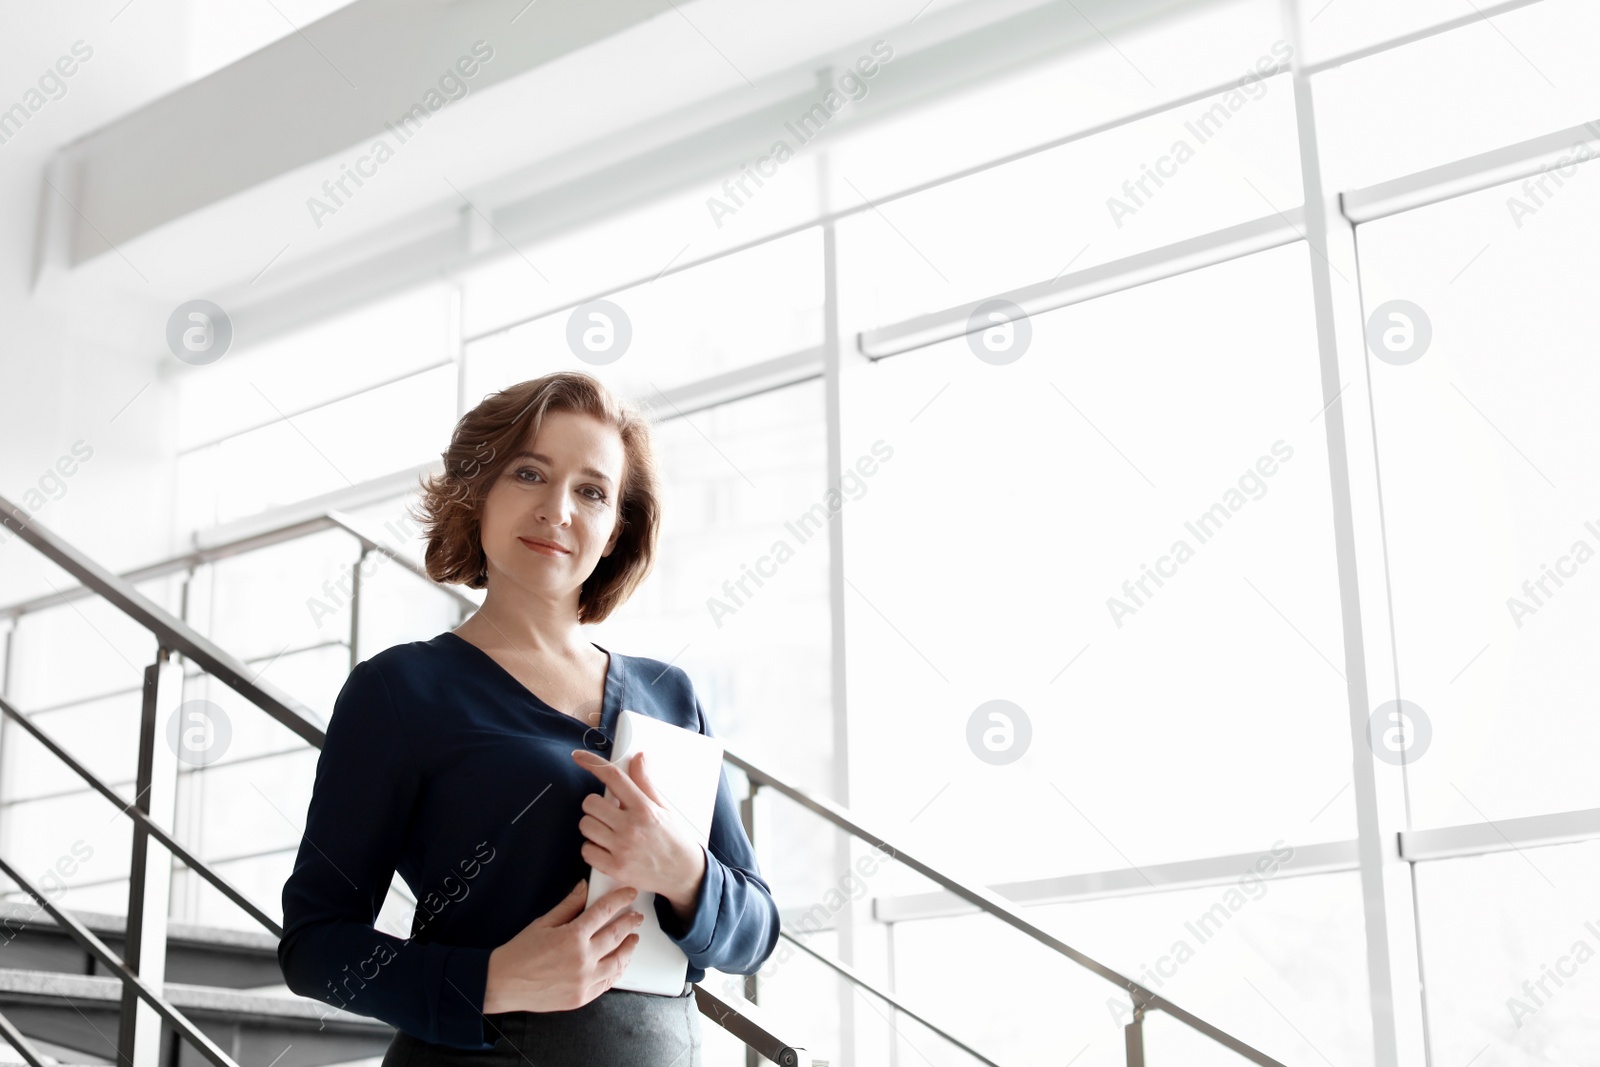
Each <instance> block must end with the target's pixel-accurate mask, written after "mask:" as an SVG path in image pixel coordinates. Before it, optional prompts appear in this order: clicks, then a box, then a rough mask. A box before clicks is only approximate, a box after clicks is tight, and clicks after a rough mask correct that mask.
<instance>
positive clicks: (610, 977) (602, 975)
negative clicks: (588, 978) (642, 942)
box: [590, 934, 639, 993]
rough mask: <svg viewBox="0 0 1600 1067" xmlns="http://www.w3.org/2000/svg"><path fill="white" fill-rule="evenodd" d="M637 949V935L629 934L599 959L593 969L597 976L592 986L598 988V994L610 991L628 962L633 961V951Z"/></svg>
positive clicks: (626, 967)
mask: <svg viewBox="0 0 1600 1067" xmlns="http://www.w3.org/2000/svg"><path fill="white" fill-rule="evenodd" d="M638 947H639V935H638V934H629V935H628V936H627V937H625V938H623V939H622V943H621V944H620V945H618V946H617V947H616V948H614V949H612V950H611V951H610V952H608V953H607V954H606V955H604V956H602V957H600V961H599V962H598V963H596V964H595V968H594V969H595V974H596V975H598V978H597V979H596V981H595V983H594V984H595V986H599V987H600V992H602V993H603V992H605V991H606V990H607V989H610V988H611V987H612V986H613V985H615V984H616V981H617V979H618V978H621V977H622V972H623V971H626V970H627V969H628V961H629V960H631V959H633V950H634V949H636V948H638ZM590 988H594V987H593V986H591V987H590Z"/></svg>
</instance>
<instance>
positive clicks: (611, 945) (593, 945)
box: [589, 908, 644, 959]
mask: <svg viewBox="0 0 1600 1067" xmlns="http://www.w3.org/2000/svg"><path fill="white" fill-rule="evenodd" d="M643 922H644V915H643V914H641V913H640V912H637V911H634V910H633V909H632V908H629V909H628V910H626V911H624V912H622V913H621V914H619V915H618V916H617V917H616V918H615V919H612V920H611V921H610V922H608V923H606V924H605V925H604V926H602V927H601V928H600V929H599V930H596V931H595V935H594V936H593V937H591V938H590V939H589V951H590V952H592V953H593V954H594V956H595V958H596V959H604V958H605V957H607V956H609V955H611V953H612V952H614V951H615V950H616V947H617V946H618V945H620V944H622V942H623V940H624V939H625V938H626V937H627V936H628V935H629V934H631V933H633V932H634V931H635V930H637V929H639V926H640V924H641V923H643Z"/></svg>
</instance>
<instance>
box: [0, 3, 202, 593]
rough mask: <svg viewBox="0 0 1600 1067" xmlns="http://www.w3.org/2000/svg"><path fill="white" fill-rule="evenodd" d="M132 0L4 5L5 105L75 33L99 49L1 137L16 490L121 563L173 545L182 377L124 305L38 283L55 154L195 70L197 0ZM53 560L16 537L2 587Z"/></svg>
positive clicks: (3, 313)
mask: <svg viewBox="0 0 1600 1067" xmlns="http://www.w3.org/2000/svg"><path fill="white" fill-rule="evenodd" d="M124 2H125V0H108V2H97V3H92V4H59V5H57V4H50V5H42V4H41V5H23V4H8V5H7V8H8V10H7V11H6V12H5V14H4V15H3V16H0V20H3V21H4V23H5V29H4V32H0V108H9V107H10V106H11V105H12V104H16V103H23V104H24V106H26V103H27V100H28V98H27V93H28V91H29V90H30V89H33V88H36V87H37V84H38V79H39V77H40V76H41V75H43V74H44V73H45V72H46V71H47V70H50V69H51V68H52V67H53V65H54V64H55V63H56V62H57V60H58V58H59V57H61V56H64V55H70V54H71V51H72V48H73V45H74V43H75V42H80V41H81V42H83V43H82V45H81V46H80V48H79V50H80V54H81V53H82V52H84V51H88V50H92V55H91V56H90V58H89V59H87V60H86V61H84V62H82V63H81V64H80V65H79V66H78V68H77V69H76V71H75V72H74V73H73V75H72V76H71V77H70V78H66V79H64V80H63V81H64V85H65V91H64V93H63V92H61V91H60V90H59V89H55V87H54V86H53V85H51V84H49V79H47V88H49V89H51V90H53V91H55V92H57V93H58V94H59V98H57V99H48V98H46V100H45V102H44V103H43V105H42V106H40V107H39V109H38V111H37V112H35V113H33V114H31V115H30V116H29V118H28V120H27V122H26V123H25V124H24V125H23V126H22V128H21V129H20V131H17V132H15V133H13V134H12V135H11V136H10V138H9V139H8V140H7V141H6V142H5V143H3V144H0V323H3V324H4V325H3V327H0V330H3V332H0V494H3V495H4V496H5V497H6V498H7V499H9V500H11V501H12V502H13V503H18V504H24V503H25V494H29V493H30V492H33V493H37V494H38V495H37V496H31V497H28V498H27V501H26V502H27V503H32V504H35V505H37V504H38V503H39V502H40V501H41V500H43V501H44V503H43V506H42V507H41V508H39V509H38V510H37V512H36V513H35V514H36V517H37V518H38V519H39V521H40V522H41V523H43V524H45V525H47V526H49V527H50V528H52V529H54V530H56V531H58V532H60V533H61V534H63V535H64V536H66V537H67V538H69V539H71V540H72V541H74V542H75V543H77V545H78V546H79V547H81V548H83V549H84V550H86V551H88V552H89V553H90V554H92V555H94V556H96V557H97V558H99V559H100V560H101V561H102V562H104V563H106V564H107V565H109V566H111V567H113V568H116V567H124V566H129V565H134V564H137V563H139V562H143V561H145V560H148V559H151V558H153V557H154V556H157V555H160V554H162V553H164V552H166V551H167V550H168V549H169V548H171V547H172V546H171V544H170V542H169V530H170V513H171V505H170V481H171V466H170V463H171V446H170V443H169V442H170V441H171V439H172V435H171V432H170V427H171V425H172V423H173V418H172V408H171V403H170V389H169V388H168V387H166V386H164V385H163V384H162V383H161V382H160V381H159V380H158V378H157V373H158V370H159V367H158V365H157V364H155V363H153V362H152V361H151V359H150V353H151V351H152V345H151V344H150V343H149V339H147V338H142V337H138V336H135V335H134V333H133V331H132V330H130V329H129V328H127V326H126V325H125V324H126V323H127V322H128V321H129V318H128V317H127V316H126V315H125V314H124V312H123V310H121V309H117V310H111V309H102V308H85V307H78V306H51V305H50V304H49V303H48V302H46V301H45V300H44V299H42V298H40V297H38V296H36V295H35V294H34V292H33V276H34V271H35V255H36V249H35V244H36V242H35V235H36V232H37V227H38V219H39V215H40V212H41V209H42V207H43V206H44V200H45V198H46V197H54V196H56V194H55V193H54V192H52V191H51V189H50V188H49V186H47V185H46V184H45V181H44V176H45V173H46V166H47V164H48V161H49V159H50V157H51V155H52V154H53V153H54V152H55V151H56V150H57V149H58V148H59V147H60V146H62V145H64V144H67V143H69V142H71V141H72V140H74V139H75V138H77V137H80V136H82V135H83V134H84V133H86V132H88V131H89V130H92V129H94V128H95V127H96V126H99V125H101V124H103V123H105V122H108V121H110V120H112V119H114V118H115V117H116V116H118V115H120V114H121V113H123V112H124V111H126V110H128V109H129V108H132V107H136V106H138V105H140V104H142V103H144V102H146V101H148V100H150V99H152V98H154V97H156V96H158V95H160V94H162V93H165V92H168V91H170V90H172V89H173V88H175V87H176V86H178V85H180V84H181V83H182V82H183V81H185V80H186V79H187V77H188V72H189V69H190V63H189V60H190V51H191V33H190V28H189V26H190V14H191V13H190V9H189V4H188V3H186V2H184V0H134V2H133V3H132V4H130V5H129V6H128V7H127V8H126V9H124V10H122V11H121V13H120V14H118V9H119V8H120V7H121V6H122V4H123V3H124ZM113 16H115V18H113ZM41 95H46V94H41ZM38 99H39V98H38V97H34V98H32V102H34V103H35V104H37V103H38ZM8 130H9V127H8ZM147 386H148V388H146V387H147ZM141 389H144V392H143V394H142V395H139V394H140V390H141ZM136 395H138V399H137V400H136V401H135V402H134V403H132V404H131V405H129V406H128V407H127V409H126V410H125V411H123V412H122V413H121V414H120V416H119V415H118V410H119V409H120V408H122V407H123V405H124V404H127V403H128V402H129V401H130V400H133V398H134V397H135V396H136ZM114 417H115V421H114V422H113V421H112V420H113V418H114ZM78 441H82V442H83V443H84V444H83V445H82V446H80V451H81V450H84V449H89V450H92V458H90V459H89V460H88V461H87V462H85V463H83V464H82V465H81V466H80V467H79V468H78V469H76V470H75V472H74V473H73V474H72V475H71V476H70V477H68V478H64V479H62V480H61V482H62V484H61V485H59V486H58V485H55V484H53V483H52V481H51V479H50V477H49V474H48V473H47V472H49V471H50V470H51V469H52V468H53V467H54V465H55V464H56V463H57V461H58V460H59V459H60V458H61V457H62V456H66V455H70V454H71V452H72V447H73V445H74V443H75V442H78ZM68 467H69V469H70V467H71V464H68ZM41 480H43V481H44V487H43V488H44V490H53V493H54V495H55V496H56V497H58V498H57V499H51V498H50V496H49V494H48V493H46V492H41V491H40V490H41V487H40V482H41ZM41 563H42V558H41V557H40V556H39V555H38V554H37V553H36V552H34V551H33V550H32V549H30V548H27V547H25V546H23V545H21V544H20V543H12V542H10V541H8V543H7V544H5V545H4V546H3V547H0V599H4V600H5V601H7V602H9V601H11V600H13V599H15V598H16V597H18V596H20V595H24V594H27V593H31V592H34V591H47V590H48V586H46V585H45V584H44V581H43V577H42V574H49V575H50V578H51V580H52V581H58V582H59V580H60V579H59V576H57V575H55V574H53V573H51V570H50V569H49V568H45V567H43V566H42V565H41Z"/></svg>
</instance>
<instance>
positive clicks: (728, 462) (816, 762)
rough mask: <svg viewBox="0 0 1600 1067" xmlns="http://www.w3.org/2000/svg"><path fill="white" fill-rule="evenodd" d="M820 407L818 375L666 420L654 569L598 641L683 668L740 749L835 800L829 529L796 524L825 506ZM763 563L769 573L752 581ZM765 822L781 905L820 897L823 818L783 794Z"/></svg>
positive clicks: (659, 436) (825, 844) (660, 430)
mask: <svg viewBox="0 0 1600 1067" xmlns="http://www.w3.org/2000/svg"><path fill="white" fill-rule="evenodd" d="M822 402H823V397H822V384H821V383H820V382H809V383H805V384H802V385H797V386H791V387H789V388H787V389H782V390H778V391H775V392H771V393H766V394H763V395H761V396H756V397H752V398H750V399H748V400H741V401H738V402H736V403H731V404H723V405H719V406H718V407H715V408H711V409H709V410H707V411H700V412H696V413H694V414H692V415H688V416H685V417H683V418H675V419H671V420H668V421H666V422H663V423H659V424H657V425H656V427H655V441H656V449H657V461H658V464H659V467H660V470H661V472H662V475H663V480H664V483H665V486H664V503H663V506H662V510H663V515H664V523H663V528H662V535H661V540H660V546H659V556H658V562H657V566H656V568H655V570H654V571H653V572H652V573H651V575H650V577H649V578H647V579H646V580H645V582H644V584H643V585H641V586H640V587H639V589H638V591H637V592H635V593H634V596H633V599H632V600H631V601H629V603H628V604H626V605H625V606H624V607H623V608H622V609H621V610H620V611H619V612H618V613H617V615H616V616H615V617H614V618H613V619H610V620H607V621H606V622H604V623H601V624H600V625H599V626H598V627H597V628H596V633H597V636H596V637H595V640H596V642H598V643H599V644H601V645H604V646H606V647H608V648H615V649H617V650H618V651H620V652H623V653H625V654H627V653H632V654H636V655H646V656H650V657H652V658H655V659H659V660H663V661H666V662H670V663H674V664H676V665H677V666H679V667H682V668H683V669H684V670H685V671H686V672H687V673H688V675H689V678H690V680H691V681H692V682H693V683H694V687H695V692H696V693H697V694H698V695H699V696H700V700H701V703H702V705H703V706H704V707H705V710H706V714H707V715H708V716H710V718H711V725H712V728H713V729H714V730H715V731H716V733H717V734H718V736H720V737H722V738H723V739H724V740H725V741H726V742H727V744H728V746H729V747H730V748H733V749H734V750H736V751H738V752H740V753H743V754H746V755H748V756H749V757H750V758H751V759H752V760H755V761H756V762H758V763H760V764H763V765H765V766H768V767H771V768H772V769H773V770H774V773H776V774H778V775H779V776H780V777H783V778H785V779H787V780H789V781H793V782H796V783H798V784H801V785H803V786H804V787H806V788H809V789H813V790H816V791H818V792H821V793H823V794H828V793H831V792H832V790H833V778H832V773H833V772H832V758H833V719H832V715H831V712H830V710H829V709H830V707H831V706H832V705H831V697H830V689H829V678H830V667H829V664H830V651H829V640H830V632H831V631H830V625H831V624H830V620H829V614H828V585H827V576H828V546H827V538H826V534H825V533H815V534H814V535H813V536H809V537H805V538H801V537H799V536H797V535H796V533H795V532H794V531H795V529H796V524H797V523H800V522H802V520H803V518H804V517H805V516H807V515H808V514H810V513H811V510H812V509H814V508H817V507H819V501H821V500H823V494H824V487H825V484H826V473H825V468H826V455H827V453H826V445H825V439H824V426H823V421H822V419H823V412H822ZM779 542H784V543H785V544H786V545H787V553H788V554H789V555H788V558H786V559H785V560H784V561H783V562H782V563H781V564H779V563H777V562H775V561H774V557H775V556H776V555H779V554H781V553H780V550H779V549H778V547H777V545H778V543H779ZM757 571H764V572H767V574H766V577H764V578H760V579H759V580H757V579H754V578H750V577H747V575H751V574H755V573H756V572H757ZM738 583H743V587H742V590H741V588H740V587H739V585H738ZM612 642H614V643H612ZM738 795H742V793H741V794H738ZM759 818H760V819H761V820H762V823H761V825H760V826H759V828H758V832H757V845H758V848H760V850H761V851H760V855H761V860H762V863H763V872H764V873H765V874H766V875H767V876H768V878H769V881H771V882H772V883H773V885H774V889H775V892H776V893H777V894H778V899H779V902H780V904H782V905H785V906H787V905H788V904H790V903H791V902H794V903H798V902H799V901H801V900H810V899H812V898H813V897H814V895H815V894H816V893H817V892H820V891H821V888H822V886H823V885H825V884H826V882H827V875H826V873H825V872H826V870H827V869H828V867H829V866H830V863H831V849H832V843H831V842H832V837H831V834H830V833H829V832H828V831H827V829H826V827H825V824H824V823H822V822H821V820H819V819H817V818H816V817H815V816H812V815H809V814H807V813H805V812H803V811H800V810H799V809H797V808H796V807H795V806H794V805H792V804H789V803H787V802H783V801H775V802H773V803H772V804H770V805H769V804H763V805H762V808H761V814H760V816H759ZM773 842H781V843H782V844H781V847H780V846H778V845H775V844H774V843H773Z"/></svg>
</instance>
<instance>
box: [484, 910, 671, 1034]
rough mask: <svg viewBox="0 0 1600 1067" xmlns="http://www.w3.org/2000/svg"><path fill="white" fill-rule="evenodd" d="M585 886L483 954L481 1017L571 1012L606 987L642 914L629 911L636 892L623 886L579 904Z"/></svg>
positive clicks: (618, 971) (635, 938)
mask: <svg viewBox="0 0 1600 1067" xmlns="http://www.w3.org/2000/svg"><path fill="white" fill-rule="evenodd" d="M587 892H588V882H587V881H586V880H585V881H580V882H579V883H578V884H577V885H576V886H575V887H574V888H573V890H572V892H570V893H568V894H567V896H566V899H565V900H563V901H562V902H561V903H559V904H557V905H556V906H555V907H553V908H551V909H550V910H549V911H547V912H545V913H544V914H543V915H541V916H539V917H538V918H537V919H535V920H533V922H531V923H529V924H528V925H527V926H525V927H523V929H522V932H521V933H519V934H517V936H516V937H513V938H512V939H511V940H510V941H507V942H506V943H505V944H503V945H501V946H500V947H499V948H497V949H495V950H494V951H493V952H491V953H489V977H488V981H487V983H486V984H485V986H484V994H483V1012H484V1014H485V1015H490V1014H493V1013H495V1012H503V1011H571V1010H572V1009H574V1008H581V1007H583V1006H584V1005H585V1004H587V1003H589V1002H590V1001H591V1000H593V999H594V998H595V997H598V996H599V995H600V994H601V993H604V992H605V991H606V990H608V989H610V988H611V985H612V983H613V982H615V981H616V980H617V979H618V978H620V977H621V976H622V972H623V970H625V969H626V968H627V966H628V960H629V959H631V958H632V956H633V950H634V948H635V947H636V946H637V945H638V944H639V935H638V934H636V933H634V931H635V930H637V929H638V928H639V924H640V923H642V922H644V916H643V915H641V914H639V913H638V912H636V911H633V910H631V909H630V908H629V905H630V904H632V903H633V902H634V900H635V899H637V898H638V896H639V891H638V890H636V889H630V888H628V887H627V886H623V887H621V888H619V889H613V890H612V891H611V892H609V893H607V894H606V895H605V896H603V897H601V898H600V899H599V900H597V901H595V902H594V905H593V906H592V907H590V908H588V909H585V908H584V906H583V901H584V895H585V894H586V893H587Z"/></svg>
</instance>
